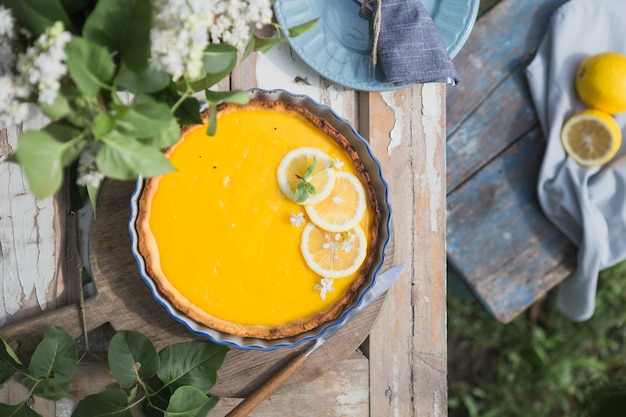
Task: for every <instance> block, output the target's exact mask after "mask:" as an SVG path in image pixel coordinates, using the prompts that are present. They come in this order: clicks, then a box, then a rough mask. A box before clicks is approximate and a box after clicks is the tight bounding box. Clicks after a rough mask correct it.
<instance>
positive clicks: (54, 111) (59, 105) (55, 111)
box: [39, 92, 72, 119]
mask: <svg viewBox="0 0 626 417" xmlns="http://www.w3.org/2000/svg"><path fill="white" fill-rule="evenodd" d="M39 106H40V107H41V111H42V112H43V114H44V115H46V116H47V117H48V118H49V119H60V118H62V117H65V116H66V115H68V114H69V112H70V111H72V108H71V107H70V104H69V103H68V101H67V98H66V97H65V96H64V95H63V94H62V92H60V93H59V94H57V96H56V98H55V99H54V102H53V103H52V104H47V103H39Z"/></svg>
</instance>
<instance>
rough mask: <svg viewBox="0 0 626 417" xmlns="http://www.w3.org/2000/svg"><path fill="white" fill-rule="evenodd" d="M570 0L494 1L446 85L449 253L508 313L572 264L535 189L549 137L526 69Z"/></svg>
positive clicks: (495, 311) (469, 280) (500, 312)
mask: <svg viewBox="0 0 626 417" xmlns="http://www.w3.org/2000/svg"><path fill="white" fill-rule="evenodd" d="M564 1H565V0H528V1H514V0H504V1H500V2H499V3H498V4H496V5H495V6H494V7H493V8H491V9H489V10H488V11H487V12H486V13H485V14H484V15H482V16H481V17H480V18H479V19H478V21H477V22H476V24H475V26H474V29H473V30H472V33H471V34H470V37H469V39H468V41H467V43H466V44H465V46H464V47H463V49H462V50H461V52H460V53H459V54H458V55H457V57H456V58H455V59H454V62H455V65H456V68H457V70H458V71H459V73H460V76H461V81H462V82H461V85H459V86H458V87H455V88H448V92H447V100H446V101H447V136H448V139H447V144H446V152H447V192H448V200H447V204H448V218H447V220H448V238H447V248H448V249H447V253H448V259H449V262H450V264H451V265H452V266H453V267H454V269H455V270H456V271H457V272H458V273H459V276H460V277H461V278H462V279H463V280H464V281H465V283H466V284H467V285H468V287H469V288H470V289H471V290H472V291H473V292H474V294H475V295H476V296H477V298H478V299H479V300H480V301H481V302H482V304H483V305H484V307H485V308H486V309H487V311H488V312H489V313H491V314H492V315H493V317H495V318H496V319H498V320H499V321H501V322H505V323H506V322H508V321H510V320H512V319H513V318H514V317H515V316H517V315H518V314H519V313H520V312H522V311H524V309H526V308H527V307H528V306H530V305H531V304H533V303H534V302H535V301H537V300H538V299H540V298H541V297H542V296H543V295H544V294H545V293H546V292H547V291H548V290H549V289H551V288H552V287H554V286H555V285H557V284H558V283H559V282H561V281H562V280H563V279H564V278H566V277H567V276H568V275H569V273H570V272H571V271H572V270H573V268H574V265H575V248H574V245H573V244H572V243H571V242H570V241H569V240H568V239H567V238H566V237H565V236H564V235H563V234H562V233H561V232H560V231H559V230H558V229H556V227H555V226H554V225H553V224H552V223H551V222H549V221H548V220H547V218H546V217H545V215H544V214H543V212H542V211H541V208H540V206H539V202H538V199H537V193H536V186H537V180H538V174H539V168H540V166H541V161H542V158H543V153H544V149H545V139H544V138H543V134H542V132H541V128H540V126H539V124H538V120H537V117H536V114H535V110H534V107H533V104H532V101H531V97H530V93H529V91H528V87H527V84H526V78H525V75H524V69H525V68H526V66H527V65H528V63H529V62H530V61H531V60H532V58H533V57H534V53H535V51H536V48H537V46H538V44H539V42H540V40H541V39H542V37H543V35H544V33H545V31H546V29H547V25H548V22H549V19H550V17H551V15H552V13H553V12H554V10H555V9H556V8H557V7H558V6H559V5H561V4H562V3H564Z"/></svg>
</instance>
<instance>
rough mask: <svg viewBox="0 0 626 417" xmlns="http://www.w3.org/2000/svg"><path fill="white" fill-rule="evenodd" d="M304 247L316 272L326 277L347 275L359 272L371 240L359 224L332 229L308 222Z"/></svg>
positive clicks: (309, 264)
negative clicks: (368, 241)
mask: <svg viewBox="0 0 626 417" xmlns="http://www.w3.org/2000/svg"><path fill="white" fill-rule="evenodd" d="M300 248H301V250H302V255H303V256H304V260H305V262H306V264H307V265H308V266H309V268H311V269H312V270H313V272H315V273H316V274H319V275H321V276H322V277H325V278H343V277H345V276H348V275H350V274H353V273H355V272H356V271H357V270H358V269H359V267H360V266H361V264H362V263H363V261H364V260H365V255H366V254H367V241H366V239H365V232H363V229H362V228H361V226H359V225H356V226H355V227H354V228H352V229H349V230H346V231H344V232H329V231H327V230H323V229H320V228H319V227H317V226H316V225H315V224H313V223H307V225H306V226H304V230H303V231H302V241H301V245H300Z"/></svg>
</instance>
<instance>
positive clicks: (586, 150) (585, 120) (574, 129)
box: [561, 109, 622, 167]
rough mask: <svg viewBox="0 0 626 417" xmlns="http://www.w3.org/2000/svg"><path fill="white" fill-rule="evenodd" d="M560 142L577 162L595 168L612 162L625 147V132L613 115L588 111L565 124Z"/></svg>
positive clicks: (598, 111)
mask: <svg viewBox="0 0 626 417" xmlns="http://www.w3.org/2000/svg"><path fill="white" fill-rule="evenodd" d="M561 142H562V144H563V147H564V148H565V152H567V154H568V155H569V156H570V157H571V158H572V159H573V160H574V161H576V162H577V163H579V164H580V165H582V166H585V167H593V166H597V165H602V164H604V163H606V162H608V161H609V160H610V159H611V158H613V156H614V155H615V153H616V152H617V151H618V149H619V147H620V146H621V144H622V131H621V130H620V127H619V125H618V124H617V122H616V121H615V119H613V117H612V116H611V115H610V114H608V113H605V112H603V111H600V110H596V109H588V110H584V111H582V112H580V113H576V114H575V115H573V116H572V117H570V118H569V119H568V120H567V121H566V122H565V124H564V125H563V128H562V129H561Z"/></svg>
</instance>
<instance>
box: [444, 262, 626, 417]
mask: <svg viewBox="0 0 626 417" xmlns="http://www.w3.org/2000/svg"><path fill="white" fill-rule="evenodd" d="M625 301H626V262H624V263H621V264H618V265H617V266H615V267H613V268H610V269H607V270H605V271H603V272H602V273H601V275H600V279H599V284H598V294H597V306H596V311H595V314H594V315H593V317H592V318H591V319H590V320H588V321H586V322H581V323H577V322H572V321H570V320H568V319H566V318H565V317H563V316H562V315H561V314H560V313H559V312H558V311H557V310H556V306H555V297H554V291H552V292H551V293H550V294H548V296H547V297H546V298H545V299H543V300H541V301H540V302H538V303H537V304H536V305H534V306H532V307H531V308H530V309H529V310H528V311H526V312H525V313H523V314H521V315H520V316H518V317H517V318H515V319H514V320H513V321H512V322H510V323H509V324H501V323H498V322H496V321H495V320H494V319H492V318H491V317H490V316H489V315H488V314H487V313H486V312H485V310H484V309H483V308H482V306H481V305H480V304H479V303H478V302H477V301H476V300H474V299H472V298H459V297H456V296H454V295H450V296H449V299H448V356H449V360H448V375H449V408H450V410H449V415H450V417H461V416H463V417H465V416H471V417H478V416H480V417H490V416H494V417H495V416H507V417H517V416H519V417H522V416H523V417H529V416H532V417H543V416H546V417H547V416H572V417H575V416H580V417H582V416H588V417H596V416H597V417H600V416H602V417H610V416H613V415H615V416H617V415H619V416H623V415H626V384H625V383H624V382H625V381H626V348H625V342H626V308H625ZM612 392H615V393H616V394H617V395H616V396H615V397H614V398H613V402H612V403H611V404H608V405H604V406H605V409H603V410H601V412H599V411H598V410H597V409H598V407H600V406H602V405H603V404H600V405H599V404H598V402H599V400H602V399H604V398H605V397H606V396H607V395H608V394H611V393H612ZM607 407H608V408H609V409H608V410H607V409H606V408H607ZM612 413H615V414H612Z"/></svg>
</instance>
